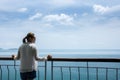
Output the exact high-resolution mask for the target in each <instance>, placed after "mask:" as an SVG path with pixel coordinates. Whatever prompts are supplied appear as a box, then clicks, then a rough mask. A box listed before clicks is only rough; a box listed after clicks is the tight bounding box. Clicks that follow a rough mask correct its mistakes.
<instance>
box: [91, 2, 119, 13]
mask: <svg viewBox="0 0 120 80" xmlns="http://www.w3.org/2000/svg"><path fill="white" fill-rule="evenodd" d="M93 9H94V12H96V13H99V14H112V13H116V12H120V5H116V6H112V7H108V6H102V5H96V4H95V5H93ZM113 15H114V14H113Z"/></svg>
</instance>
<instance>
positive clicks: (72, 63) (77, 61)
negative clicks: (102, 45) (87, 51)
mask: <svg viewBox="0 0 120 80" xmlns="http://www.w3.org/2000/svg"><path fill="white" fill-rule="evenodd" d="M0 80H20V75H19V61H15V60H13V59H12V58H10V57H0ZM36 80H120V59H115V58H52V59H50V60H48V61H45V62H39V65H38V71H37V78H36Z"/></svg>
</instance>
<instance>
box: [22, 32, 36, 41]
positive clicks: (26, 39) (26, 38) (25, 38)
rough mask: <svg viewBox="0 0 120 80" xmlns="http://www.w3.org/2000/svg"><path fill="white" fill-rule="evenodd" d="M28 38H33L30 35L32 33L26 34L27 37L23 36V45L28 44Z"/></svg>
mask: <svg viewBox="0 0 120 80" xmlns="http://www.w3.org/2000/svg"><path fill="white" fill-rule="evenodd" d="M28 38H35V36H34V33H32V32H30V33H28V34H27V36H25V37H24V38H23V43H27V42H28Z"/></svg>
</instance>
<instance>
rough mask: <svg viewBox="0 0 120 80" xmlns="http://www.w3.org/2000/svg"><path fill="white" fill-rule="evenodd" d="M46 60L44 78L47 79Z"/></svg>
mask: <svg viewBox="0 0 120 80" xmlns="http://www.w3.org/2000/svg"><path fill="white" fill-rule="evenodd" d="M46 77H47V61H45V80H46V79H47V78H46Z"/></svg>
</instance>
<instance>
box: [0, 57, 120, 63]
mask: <svg viewBox="0 0 120 80" xmlns="http://www.w3.org/2000/svg"><path fill="white" fill-rule="evenodd" d="M0 60H13V58H12V57H0ZM48 61H73V62H120V58H52V59H49V60H48Z"/></svg>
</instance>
